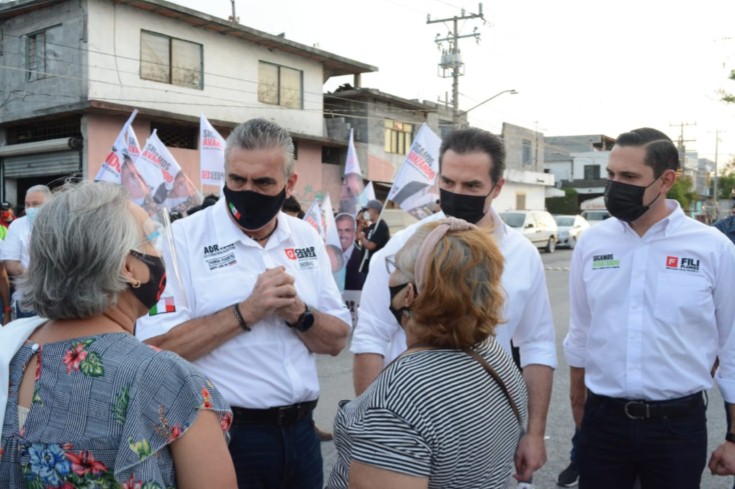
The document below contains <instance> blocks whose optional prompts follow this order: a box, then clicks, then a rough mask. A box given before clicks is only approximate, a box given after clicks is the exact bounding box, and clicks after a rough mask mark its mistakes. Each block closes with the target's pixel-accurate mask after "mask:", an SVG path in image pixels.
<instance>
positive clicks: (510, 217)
mask: <svg viewBox="0 0 735 489" xmlns="http://www.w3.org/2000/svg"><path fill="white" fill-rule="evenodd" d="M500 218H501V219H502V220H503V222H505V223H506V224H507V225H508V226H510V227H512V228H514V229H516V230H517V231H519V232H520V233H522V234H523V235H524V236H525V237H526V238H528V239H529V240H530V241H531V243H533V244H534V245H536V248H543V249H544V250H546V252H547V253H553V252H554V249H555V248H556V241H557V234H556V233H557V226H556V221H554V218H553V217H551V214H549V213H548V212H546V211H525V210H519V211H506V212H501V213H500Z"/></svg>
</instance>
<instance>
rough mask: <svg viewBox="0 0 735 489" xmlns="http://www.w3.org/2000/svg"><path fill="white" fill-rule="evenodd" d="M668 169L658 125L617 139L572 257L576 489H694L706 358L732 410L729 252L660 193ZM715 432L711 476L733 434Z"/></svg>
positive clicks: (729, 453) (674, 154) (723, 241)
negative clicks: (598, 207) (599, 213)
mask: <svg viewBox="0 0 735 489" xmlns="http://www.w3.org/2000/svg"><path fill="white" fill-rule="evenodd" d="M679 169H680V161H679V151H678V149H677V147H676V145H675V144H674V143H673V142H672V141H671V139H670V138H669V137H668V136H666V135H665V134H664V133H663V132H661V131H658V130H656V129H652V128H647V127H644V128H639V129H635V130H632V131H629V132H626V133H623V134H621V135H620V136H618V138H617V141H616V143H615V145H614V146H613V148H612V151H611V152H610V158H609V160H608V163H607V179H608V180H607V185H606V187H605V206H606V208H607V210H608V211H609V212H610V214H611V216H612V217H610V218H609V219H606V220H605V221H603V222H601V223H599V224H596V225H595V226H593V227H591V228H590V229H589V230H588V231H586V232H585V236H584V239H582V240H580V241H579V243H578V244H577V246H576V247H575V248H574V252H573V254H572V261H571V272H570V281H569V282H570V291H569V294H570V319H569V331H568V333H567V336H566V338H565V339H564V353H565V355H566V359H567V364H568V365H569V366H570V399H571V403H572V413H573V415H574V420H575V423H576V426H577V427H578V428H580V429H581V433H580V439H579V444H578V453H577V464H578V467H579V487H580V488H582V489H620V488H623V487H631V486H632V485H633V483H634V481H635V479H636V478H637V477H639V478H640V482H641V487H643V489H650V488H661V489H663V488H666V489H690V488H691V489H694V488H698V487H699V486H700V482H701V477H702V471H703V469H704V467H705V464H706V462H707V458H706V457H707V420H706V402H705V391H707V390H709V389H710V388H711V387H712V384H713V378H712V375H711V370H712V366H713V365H714V363H715V359H716V358H718V357H719V359H720V364H719V368H718V369H717V372H716V374H715V381H716V382H717V384H718V386H719V388H720V392H721V393H722V397H723V398H724V399H725V402H726V403H727V407H728V409H729V410H730V412H731V414H732V412H733V410H735V334H733V326H734V325H735V301H733V300H732V286H731V285H732V277H733V276H735V247H733V245H732V243H731V242H730V241H729V240H728V239H727V238H726V237H725V236H723V235H722V234H721V233H720V232H719V231H717V230H715V229H712V228H711V227H710V226H707V225H705V224H703V223H701V222H698V221H696V220H694V219H691V218H689V217H687V216H686V215H685V214H684V212H683V211H682V209H681V207H680V206H679V203H678V202H677V201H676V200H667V199H666V195H667V193H668V192H669V190H670V189H671V187H672V186H673V185H674V183H675V182H676V178H677V172H678V170H679ZM703 243H706V246H703ZM731 429H732V428H731ZM723 438H725V439H726V441H724V442H723V443H722V444H721V445H720V446H719V447H718V448H717V449H716V450H715V451H714V453H713V454H712V458H711V460H710V468H712V469H713V471H717V473H719V470H720V467H721V466H722V465H724V464H726V461H727V460H728V459H730V458H732V457H735V433H733V432H732V431H728V433H726V434H725V436H724V437H723Z"/></svg>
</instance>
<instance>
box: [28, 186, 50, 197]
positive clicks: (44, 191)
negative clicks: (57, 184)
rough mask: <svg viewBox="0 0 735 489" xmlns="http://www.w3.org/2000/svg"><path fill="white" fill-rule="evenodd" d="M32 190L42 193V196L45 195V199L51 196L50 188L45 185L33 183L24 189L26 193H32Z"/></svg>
mask: <svg viewBox="0 0 735 489" xmlns="http://www.w3.org/2000/svg"><path fill="white" fill-rule="evenodd" d="M33 192H38V193H40V194H43V195H44V197H46V200H47V201H48V200H49V199H50V198H51V189H50V188H48V187H47V186H46V185H34V186H32V187H31V188H29V189H28V190H26V195H28V194H30V193H33Z"/></svg>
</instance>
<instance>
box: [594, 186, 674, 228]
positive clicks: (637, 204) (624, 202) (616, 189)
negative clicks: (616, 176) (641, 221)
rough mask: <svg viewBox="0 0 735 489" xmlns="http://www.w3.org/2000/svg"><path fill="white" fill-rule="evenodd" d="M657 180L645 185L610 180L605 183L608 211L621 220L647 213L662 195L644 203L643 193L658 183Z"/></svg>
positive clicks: (630, 219) (627, 220)
mask: <svg viewBox="0 0 735 489" xmlns="http://www.w3.org/2000/svg"><path fill="white" fill-rule="evenodd" d="M656 180H658V178H657V179H656ZM656 180H654V181H653V182H651V183H650V184H648V185H645V186H639V185H631V184H629V183H622V182H614V181H612V180H608V181H607V184H606V185H605V207H607V211H608V212H609V213H610V215H612V216H615V217H617V218H618V219H620V220H621V221H625V222H633V221H635V220H636V219H638V218H639V217H641V216H642V215H643V214H645V212H646V211H647V210H648V209H649V208H650V207H651V205H653V203H654V202H656V199H658V198H659V196H660V195H661V194H658V195H657V196H656V198H655V199H653V200H652V201H651V202H649V203H648V204H647V205H644V204H643V194H644V193H645V192H646V189H647V188H648V187H650V186H651V185H653V184H654V183H656Z"/></svg>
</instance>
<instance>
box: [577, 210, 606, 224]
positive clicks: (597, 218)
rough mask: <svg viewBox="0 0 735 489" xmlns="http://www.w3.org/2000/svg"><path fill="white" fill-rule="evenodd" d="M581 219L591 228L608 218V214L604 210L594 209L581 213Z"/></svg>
mask: <svg viewBox="0 0 735 489" xmlns="http://www.w3.org/2000/svg"><path fill="white" fill-rule="evenodd" d="M582 217H584V218H585V219H587V222H588V223H589V224H590V226H592V225H595V224H597V223H598V222H602V221H604V220H605V219H607V218H608V217H610V213H609V212H607V210H606V209H601V210H600V209H595V210H591V211H582Z"/></svg>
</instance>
